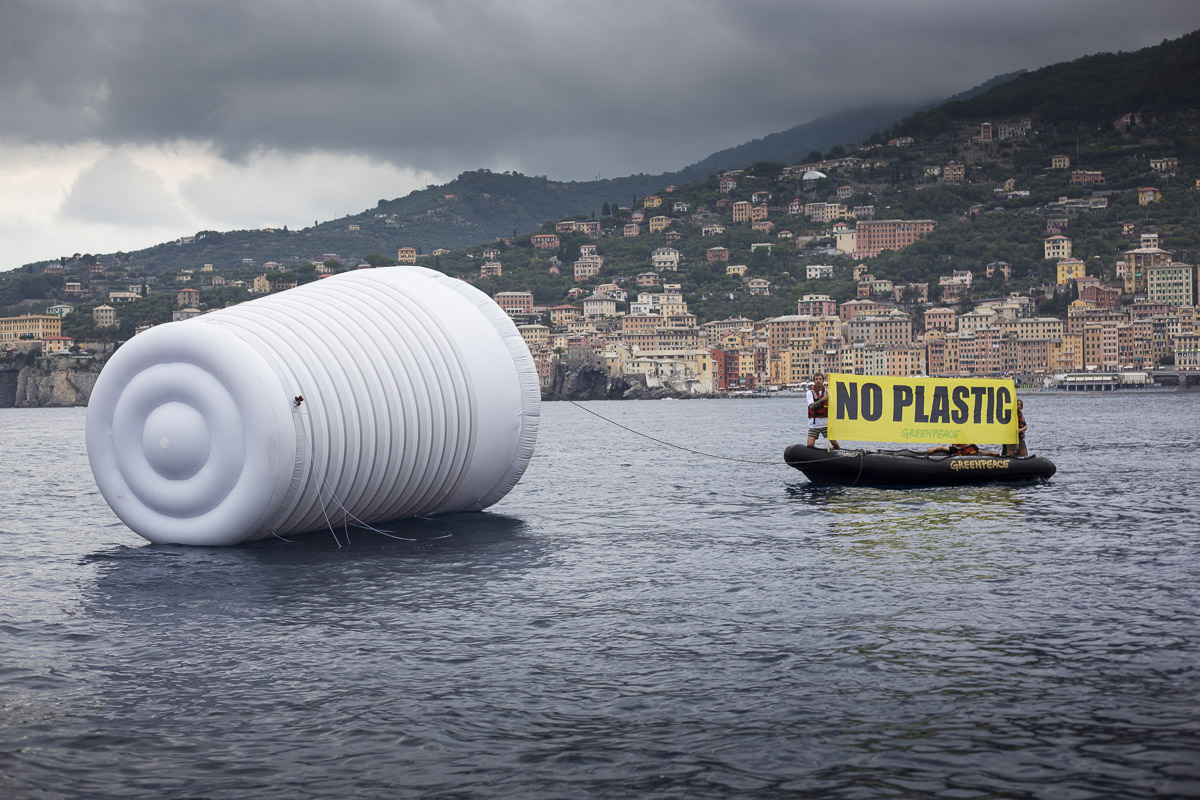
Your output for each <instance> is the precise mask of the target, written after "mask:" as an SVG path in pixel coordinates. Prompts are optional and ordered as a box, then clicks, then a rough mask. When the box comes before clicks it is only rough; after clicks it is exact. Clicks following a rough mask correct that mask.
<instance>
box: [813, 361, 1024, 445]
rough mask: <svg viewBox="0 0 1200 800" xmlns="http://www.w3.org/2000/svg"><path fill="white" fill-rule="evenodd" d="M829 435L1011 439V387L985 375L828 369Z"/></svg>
mask: <svg viewBox="0 0 1200 800" xmlns="http://www.w3.org/2000/svg"><path fill="white" fill-rule="evenodd" d="M829 438H830V439H846V440H851V441H867V442H923V443H924V442H927V443H930V444H938V443H943V442H950V443H956V444H965V443H973V444H996V443H999V444H1016V443H1017V391H1016V386H1015V385H1014V384H1013V382H1012V381H1011V380H995V379H991V378H887V377H882V376H876V375H838V374H834V373H831V374H830V375H829Z"/></svg>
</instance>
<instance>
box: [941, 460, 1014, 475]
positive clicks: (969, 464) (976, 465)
mask: <svg viewBox="0 0 1200 800" xmlns="http://www.w3.org/2000/svg"><path fill="white" fill-rule="evenodd" d="M1008 464H1009V459H1007V458H1006V459H1003V460H1001V461H990V460H989V461H958V460H954V461H951V462H950V469H952V470H954V471H955V472H958V471H959V470H960V469H1008Z"/></svg>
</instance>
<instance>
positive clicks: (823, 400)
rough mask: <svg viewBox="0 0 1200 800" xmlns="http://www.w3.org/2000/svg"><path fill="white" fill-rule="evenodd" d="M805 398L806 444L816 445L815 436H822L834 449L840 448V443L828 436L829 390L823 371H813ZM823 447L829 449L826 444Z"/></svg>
mask: <svg viewBox="0 0 1200 800" xmlns="http://www.w3.org/2000/svg"><path fill="white" fill-rule="evenodd" d="M805 399H807V400H808V446H809V447H816V446H817V437H818V436H824V437H825V441H826V442H828V444H830V445H833V448H834V449H835V450H841V449H842V447H841V445H839V444H838V443H837V442H836V441H835V440H833V439H830V438H829V391H828V390H827V389H826V388H825V373H823V372H814V373H813V376H812V386H810V387H809V389H808V391H807V392H805ZM825 449H826V450H828V449H829V447H828V445H827V446H826V448H825Z"/></svg>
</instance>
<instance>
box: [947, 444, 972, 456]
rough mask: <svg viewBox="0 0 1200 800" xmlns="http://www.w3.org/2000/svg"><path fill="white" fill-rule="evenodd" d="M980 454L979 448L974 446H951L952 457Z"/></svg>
mask: <svg viewBox="0 0 1200 800" xmlns="http://www.w3.org/2000/svg"><path fill="white" fill-rule="evenodd" d="M978 452H979V448H978V447H977V446H975V445H973V444H952V445H950V455H952V456H973V455H975V454H976V453H978Z"/></svg>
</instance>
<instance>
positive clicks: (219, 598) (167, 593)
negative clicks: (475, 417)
mask: <svg viewBox="0 0 1200 800" xmlns="http://www.w3.org/2000/svg"><path fill="white" fill-rule="evenodd" d="M374 527H375V528H376V530H370V529H366V528H356V527H349V528H348V529H339V530H338V531H336V538H335V534H334V533H332V532H330V531H325V532H313V533H307V534H303V535H298V536H294V537H289V538H288V539H286V540H285V539H278V538H271V539H264V540H260V541H258V542H252V543H249V544H246V545H244V546H239V547H185V546H176V545H155V544H146V545H144V546H142V547H113V548H109V549H107V550H103V551H100V552H97V553H92V554H89V555H86V556H84V557H83V559H82V560H81V562H82V564H83V565H85V566H88V567H91V568H92V569H93V570H94V572H95V580H94V582H93V583H92V585H90V586H84V587H83V592H82V602H83V607H84V609H85V610H86V611H87V612H88V613H90V614H94V615H97V616H101V617H112V616H114V615H116V616H126V617H129V616H137V617H139V618H142V619H145V618H146V617H147V616H153V617H157V618H159V619H160V620H161V619H163V618H169V617H172V616H174V615H176V614H180V613H183V614H186V615H192V616H194V615H195V614H196V613H198V612H203V613H206V614H213V615H217V616H220V617H223V618H238V617H243V616H255V615H262V614H264V613H274V612H273V611H272V610H273V609H278V608H280V607H282V606H290V607H292V608H293V609H295V608H298V607H299V606H303V607H304V608H305V609H307V610H308V611H310V612H311V611H319V612H321V613H325V612H327V611H328V612H333V616H335V617H342V616H344V615H345V614H352V613H353V609H355V608H359V607H361V606H362V605H364V604H365V605H370V604H377V603H379V602H386V603H393V604H395V605H396V606H397V607H398V608H402V607H404V606H405V605H406V604H407V603H409V602H411V600H412V598H413V597H414V593H415V592H419V594H420V596H421V601H422V602H430V601H436V602H438V603H447V604H450V605H455V604H461V603H467V602H470V598H471V597H472V596H473V595H475V593H476V592H477V591H479V590H480V588H481V586H482V585H484V584H486V583H487V582H488V581H491V580H503V579H506V578H509V577H511V576H512V575H513V574H519V573H520V572H522V571H524V570H526V569H528V568H529V567H530V566H531V565H533V564H536V563H538V562H539V561H540V560H541V559H543V558H544V556H545V552H544V549H543V547H542V545H541V543H540V542H539V540H537V539H536V538H532V537H530V536H528V535H527V534H528V529H527V526H526V523H525V522H524V521H523V520H521V519H517V518H514V517H507V516H503V515H499V514H487V513H481V514H456V515H448V516H444V517H436V518H433V519H427V520H425V519H421V520H405V521H402V522H396V523H390V524H385V525H378V526H374ZM339 607H340V608H341V609H343V610H345V611H336V609H338V608H339Z"/></svg>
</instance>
